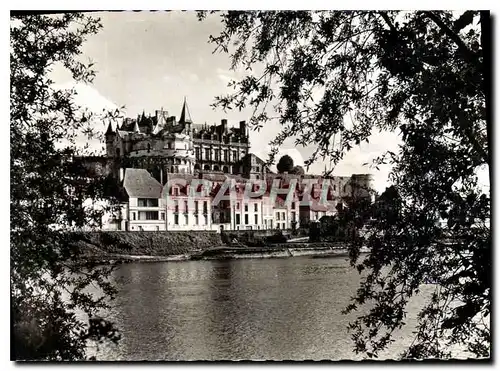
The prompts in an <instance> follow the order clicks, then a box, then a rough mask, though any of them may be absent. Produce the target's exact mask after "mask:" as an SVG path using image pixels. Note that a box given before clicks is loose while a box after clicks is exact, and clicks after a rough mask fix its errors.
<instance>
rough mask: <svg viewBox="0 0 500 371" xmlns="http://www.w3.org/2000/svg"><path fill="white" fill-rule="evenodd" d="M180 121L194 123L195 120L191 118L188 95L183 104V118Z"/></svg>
mask: <svg viewBox="0 0 500 371" xmlns="http://www.w3.org/2000/svg"><path fill="white" fill-rule="evenodd" d="M179 123H181V124H185V123H190V124H192V123H193V121H192V120H191V115H190V114H189V108H188V106H187V102H186V97H184V104H183V105H182V112H181V118H180V119H179Z"/></svg>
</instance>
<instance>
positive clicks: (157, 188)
mask: <svg viewBox="0 0 500 371" xmlns="http://www.w3.org/2000/svg"><path fill="white" fill-rule="evenodd" d="M123 187H124V188H125V191H126V192H127V194H128V196H129V197H134V198H139V197H141V198H160V197H161V193H162V185H161V184H160V182H158V181H157V180H156V179H155V178H153V177H152V176H151V174H150V173H149V172H148V171H147V170H145V169H130V168H129V169H125V176H124V178H123Z"/></svg>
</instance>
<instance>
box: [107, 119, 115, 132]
mask: <svg viewBox="0 0 500 371" xmlns="http://www.w3.org/2000/svg"><path fill="white" fill-rule="evenodd" d="M114 133H115V132H114V131H113V126H112V125H111V120H109V123H108V129H107V130H106V135H112V134H114Z"/></svg>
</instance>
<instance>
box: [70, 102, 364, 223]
mask: <svg viewBox="0 0 500 371" xmlns="http://www.w3.org/2000/svg"><path fill="white" fill-rule="evenodd" d="M105 140H106V156H105V157H100V158H90V157H88V158H80V159H79V160H78V161H79V163H81V164H83V165H84V166H85V167H87V168H92V171H93V173H95V174H96V175H99V176H102V175H103V174H108V176H109V177H111V178H112V179H114V182H115V184H116V185H117V189H118V190H114V191H113V192H116V193H119V194H120V195H121V199H122V200H123V204H122V207H121V211H120V212H119V213H117V214H116V215H114V217H113V218H112V222H110V223H107V226H106V228H111V229H120V230H130V231H135V230H151V231H155V230H158V231H161V230H206V229H210V230H218V231H220V230H255V229H290V228H298V227H300V226H307V225H308V224H309V223H310V222H313V221H317V220H319V219H320V218H321V217H322V216H324V215H334V214H335V213H336V212H337V207H338V206H339V204H341V205H344V200H345V199H346V198H349V197H363V198H371V197H372V196H371V192H370V187H371V183H372V177H371V175H369V174H353V175H352V176H348V177H342V176H332V177H327V178H324V177H321V176H315V175H309V174H304V175H294V174H287V173H284V174H274V173H272V172H271V171H270V170H269V167H268V166H267V164H266V162H265V161H264V160H262V159H261V158H259V157H258V156H256V155H255V154H253V153H250V152H249V151H250V141H249V135H248V128H247V125H246V122H245V121H240V122H239V124H238V126H237V127H230V126H229V125H228V121H227V120H226V119H222V120H221V123H220V124H219V125H215V124H214V125H207V124H206V123H205V124H196V123H193V121H192V119H191V116H190V114H189V109H188V106H187V103H186V101H185V100H184V104H183V106H182V110H181V114H180V117H179V119H178V120H177V119H176V117H175V116H170V115H169V113H168V112H167V111H165V110H163V109H160V110H156V111H155V113H154V115H146V114H145V113H144V112H143V113H142V114H140V115H138V116H137V117H136V118H125V119H124V120H123V122H122V123H121V124H120V125H117V127H116V128H114V129H113V126H112V125H111V123H109V125H108V128H107V131H106V133H105ZM176 179H177V180H178V179H180V180H184V181H185V182H184V184H179V185H173V186H172V184H170V185H169V184H168V182H169V181H172V180H176ZM194 179H198V180H200V179H204V180H206V181H209V182H210V184H211V186H210V187H211V188H210V189H205V190H204V193H203V194H200V192H198V190H196V192H194V194H195V195H193V191H194V190H193V188H190V187H191V185H190V182H192V181H193V180H194ZM252 180H256V181H264V182H265V184H266V190H265V192H264V193H262V194H260V195H259V196H258V197H251V198H245V197H244V193H245V187H246V183H247V182H249V181H252ZM227 181H230V182H231V184H232V185H233V186H232V187H233V189H234V192H231V191H230V190H226V194H225V197H224V199H223V200H222V201H220V202H215V203H214V200H215V199H216V195H217V193H218V192H219V191H220V189H221V187H222V186H223V184H224V183H225V182H227ZM293 182H295V183H296V184H297V186H296V189H295V190H294V192H293V195H292V196H291V199H288V201H290V202H286V200H287V197H286V194H283V189H284V190H285V192H286V191H287V188H288V187H290V186H291V185H290V184H291V183H293ZM325 182H326V183H325ZM304 183H305V184H306V185H305V184H304ZM273 184H274V185H277V187H278V188H279V189H281V190H282V192H281V193H279V192H278V194H276V192H274V191H272V189H273ZM325 184H326V185H325ZM323 187H325V188H323ZM113 189H115V188H113Z"/></svg>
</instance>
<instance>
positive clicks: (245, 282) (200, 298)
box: [89, 257, 431, 360]
mask: <svg viewBox="0 0 500 371" xmlns="http://www.w3.org/2000/svg"><path fill="white" fill-rule="evenodd" d="M113 279H114V280H115V282H116V284H117V287H118V289H119V295H118V297H117V300H116V301H115V302H114V307H113V309H112V310H111V311H110V312H109V313H108V315H107V317H109V318H111V319H113V320H114V321H115V323H116V325H117V327H118V328H119V329H120V331H121V333H122V339H121V341H120V343H119V344H118V345H107V346H104V347H103V346H101V347H100V348H99V349H95V348H92V349H91V351H90V352H89V353H91V354H92V353H94V354H96V356H97V359H98V360H240V359H244V360H266V359H267V360H308V359H311V360H324V359H332V360H339V359H360V358H361V356H359V355H356V354H355V353H353V351H352V348H353V344H352V341H351V338H350V335H349V333H348V332H347V329H346V326H347V324H348V323H349V321H350V320H352V319H353V318H354V316H353V315H348V316H346V315H343V314H341V311H342V309H344V308H345V306H346V305H347V304H348V302H349V298H350V297H351V296H352V295H354V293H355V291H356V289H357V287H358V283H359V280H360V277H359V275H358V273H357V271H356V270H354V269H352V268H351V267H350V266H349V263H348V261H347V259H346V258H344V257H334V258H318V259H315V258H309V257H297V258H288V259H235V260H225V261H184V262H161V263H130V264H123V265H121V266H120V267H119V268H118V270H117V271H116V272H115V274H114V278H113ZM428 289H429V290H430V289H431V287H429V288H428ZM429 290H427V291H429ZM425 291H426V290H424V292H425ZM425 296H426V295H423V296H421V297H418V298H415V299H414V300H413V301H412V302H410V305H409V314H408V317H407V326H405V327H404V328H403V329H402V330H401V331H399V332H398V333H397V334H396V342H395V343H394V344H392V346H391V348H390V349H388V350H387V351H386V352H384V353H383V354H382V355H381V358H397V357H398V355H399V354H400V353H401V352H402V351H404V349H405V347H407V346H408V345H409V344H410V343H411V341H412V340H413V334H412V330H413V329H414V326H415V324H416V320H415V318H416V314H417V312H418V309H419V307H421V305H422V303H423V300H424V297H425Z"/></svg>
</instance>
